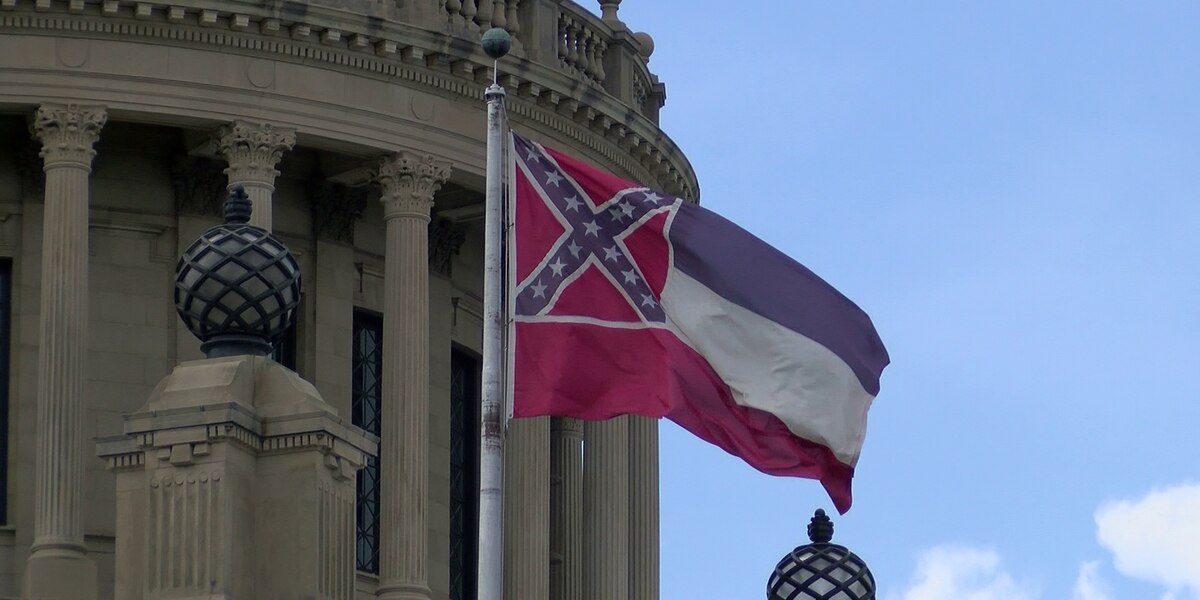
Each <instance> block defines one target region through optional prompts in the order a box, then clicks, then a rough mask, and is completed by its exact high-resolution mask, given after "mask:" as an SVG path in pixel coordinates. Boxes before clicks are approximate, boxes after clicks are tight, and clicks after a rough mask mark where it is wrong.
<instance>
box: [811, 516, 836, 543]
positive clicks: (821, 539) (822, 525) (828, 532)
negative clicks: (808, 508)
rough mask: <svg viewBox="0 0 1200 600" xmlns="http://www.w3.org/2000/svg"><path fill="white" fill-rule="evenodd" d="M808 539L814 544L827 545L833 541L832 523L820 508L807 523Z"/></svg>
mask: <svg viewBox="0 0 1200 600" xmlns="http://www.w3.org/2000/svg"><path fill="white" fill-rule="evenodd" d="M808 539H809V540H812V543H814V544H828V543H829V542H830V541H832V540H833V521H832V520H830V519H829V517H827V516H825V511H824V510H822V509H820V508H818V509H817V512H815V513H813V518H812V520H810V521H809V523H808Z"/></svg>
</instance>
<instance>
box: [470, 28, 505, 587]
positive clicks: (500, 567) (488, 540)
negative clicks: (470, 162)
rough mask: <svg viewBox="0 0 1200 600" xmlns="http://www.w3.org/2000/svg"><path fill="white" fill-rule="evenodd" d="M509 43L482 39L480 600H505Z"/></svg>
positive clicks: (498, 37)
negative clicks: (504, 75)
mask: <svg viewBox="0 0 1200 600" xmlns="http://www.w3.org/2000/svg"><path fill="white" fill-rule="evenodd" d="M511 44H512V40H511V38H509V35H508V32H506V31H504V30H503V29H491V30H489V31H487V32H486V33H484V35H483V50H484V52H486V53H487V55H488V56H490V57H492V58H493V59H495V61H496V63H495V65H494V66H493V69H492V85H490V86H488V88H487V90H486V91H485V92H484V97H485V98H486V99H487V183H486V185H485V194H486V197H485V203H486V210H485V221H484V230H485V233H484V242H483V254H484V259H483V264H484V271H483V382H482V384H483V390H482V392H483V393H482V396H483V398H482V405H481V408H480V416H481V421H482V424H481V427H480V436H481V437H480V456H479V555H478V557H479V579H478V581H477V584H478V586H479V590H478V591H479V594H478V599H479V600H503V597H504V416H505V415H504V413H505V410H504V386H503V380H504V378H503V375H502V374H503V372H504V369H505V365H506V364H507V362H508V361H506V360H505V346H504V321H503V307H504V301H503V300H504V274H503V269H502V264H501V260H502V257H503V253H502V244H503V236H504V227H503V225H504V214H505V211H504V207H503V200H504V177H503V168H504V146H505V144H504V88H502V87H500V85H499V83H498V81H499V76H498V73H497V72H498V71H499V63H500V58H501V57H502V56H504V55H505V54H507V53H508V50H509V48H510V47H511Z"/></svg>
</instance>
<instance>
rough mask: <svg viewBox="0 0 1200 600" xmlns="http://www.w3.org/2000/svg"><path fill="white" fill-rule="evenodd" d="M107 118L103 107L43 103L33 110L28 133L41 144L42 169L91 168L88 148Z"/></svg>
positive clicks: (93, 154)
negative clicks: (43, 165)
mask: <svg viewBox="0 0 1200 600" xmlns="http://www.w3.org/2000/svg"><path fill="white" fill-rule="evenodd" d="M107 120H108V115H107V114H106V113H105V112H104V107H103V106H80V105H78V104H50V103H47V104H43V105H41V106H39V107H38V108H37V111H36V112H35V113H34V115H33V120H32V121H31V122H30V124H29V131H30V133H31V134H32V135H33V137H34V139H37V140H40V141H41V142H42V151H41V157H42V160H44V161H45V164H46V168H47V169H49V168H53V167H56V166H71V167H76V168H81V169H91V166H92V157H94V156H96V151H95V150H93V149H92V145H93V144H95V143H96V140H98V139H100V130H101V129H102V128H103V127H104V123H105V121H107Z"/></svg>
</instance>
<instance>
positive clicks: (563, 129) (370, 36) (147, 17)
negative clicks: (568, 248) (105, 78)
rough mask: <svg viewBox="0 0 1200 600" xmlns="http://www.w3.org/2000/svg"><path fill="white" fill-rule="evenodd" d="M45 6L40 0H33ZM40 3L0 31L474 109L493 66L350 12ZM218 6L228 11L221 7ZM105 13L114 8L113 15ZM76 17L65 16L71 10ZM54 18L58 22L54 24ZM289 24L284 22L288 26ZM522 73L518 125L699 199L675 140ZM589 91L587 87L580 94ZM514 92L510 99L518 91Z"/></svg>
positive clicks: (14, 3) (621, 108)
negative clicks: (293, 65)
mask: <svg viewBox="0 0 1200 600" xmlns="http://www.w3.org/2000/svg"><path fill="white" fill-rule="evenodd" d="M38 2H42V0H38ZM76 4H78V8H77V9H74V8H69V7H67V6H63V5H60V4H59V3H45V5H43V4H38V10H37V11H34V10H33V8H34V7H33V2H32V1H30V0H2V4H0V5H2V6H3V7H4V8H8V9H27V11H25V10H17V12H7V11H6V12H5V13H0V31H3V30H9V31H14V32H18V33H29V32H31V30H34V31H35V30H39V29H40V30H43V31H45V30H49V31H63V32H69V35H71V36H79V35H81V34H83V35H86V34H102V35H104V36H106V37H107V36H113V37H119V38H122V39H138V38H141V39H146V38H152V39H157V40H162V41H163V42H165V43H171V44H175V43H178V44H187V45H200V46H211V47H215V48H216V49H217V50H216V51H220V52H229V51H230V50H231V49H236V51H240V52H250V53H257V54H261V55H271V56H264V58H269V59H271V60H289V61H293V62H298V61H302V62H304V63H307V64H318V63H324V64H326V65H333V66H335V67H339V68H340V69H342V70H347V71H351V72H356V74H359V75H366V76H372V77H377V78H387V79H390V80H406V81H408V82H410V83H411V84H415V85H417V86H421V87H427V88H431V89H434V90H437V91H439V92H442V93H446V92H449V93H451V94H453V95H456V96H460V97H463V98H467V99H473V100H476V101H479V102H482V100H483V85H482V83H481V82H483V81H484V80H485V79H487V76H488V75H489V70H490V67H491V60H490V59H488V58H487V57H485V56H484V55H483V54H482V52H479V51H474V52H470V53H466V54H461V51H459V50H457V49H454V48H450V47H447V46H446V44H445V38H444V35H443V34H441V33H440V32H432V31H424V30H421V29H419V28H415V27H411V26H407V25H406V24H403V23H395V22H386V26H385V27H382V28H381V27H379V26H378V20H377V19H372V18H370V17H363V16H347V15H346V13H341V12H339V13H336V14H335V13H329V14H326V12H328V10H327V9H320V8H318V7H311V9H310V10H309V11H307V12H306V13H304V14H299V15H290V16H289V18H292V19H295V21H294V22H287V23H285V22H281V21H280V19H279V18H277V17H276V16H270V15H266V14H263V15H256V14H243V13H241V12H235V11H248V10H255V9H252V8H248V7H246V6H244V5H242V6H240V7H236V8H235V7H233V5H231V4H228V3H225V2H219V1H214V2H210V4H211V5H212V7H213V8H203V9H201V8H195V7H183V6H170V5H167V4H158V3H154V2H143V3H139V4H138V5H137V7H136V12H135V7H134V6H133V5H122V4H120V3H118V2H116V1H115V0H114V1H113V2H106V3H105V4H104V5H103V7H104V9H103V10H101V8H102V7H101V6H100V5H98V4H90V3H83V2H81V1H80V2H76V0H72V2H71V3H70V7H75V6H76ZM223 5H226V6H225V7H224V9H223ZM109 8H111V10H109ZM68 10H69V11H70V13H73V14H67V11H68ZM55 13H59V14H61V15H62V16H58V15H56V14H55ZM289 23H290V24H289ZM514 60H515V61H517V62H519V65H517V66H515V67H514V68H513V71H517V72H520V73H521V76H520V77H518V76H516V75H512V74H505V75H503V76H502V77H501V79H502V82H501V83H502V84H503V85H505V86H506V87H507V88H509V90H510V95H509V98H508V102H507V105H508V112H509V115H510V116H511V117H514V121H515V122H517V123H520V122H521V121H522V120H525V121H527V123H525V125H531V124H536V125H537V126H539V127H544V128H546V129H547V130H549V131H553V132H556V133H559V134H562V135H564V136H566V137H567V138H568V139H570V140H571V143H575V144H580V145H582V146H583V147H586V148H587V149H589V150H590V151H592V152H595V153H596V154H597V155H599V156H602V157H603V158H604V159H605V160H607V161H609V162H610V163H612V164H613V165H615V166H616V167H618V168H619V169H621V170H623V171H625V174H626V175H627V176H629V177H630V178H632V179H635V180H639V181H642V182H643V183H646V184H648V185H651V186H653V187H656V188H658V189H661V190H662V191H665V192H667V193H670V194H674V195H677V196H680V197H682V198H686V199H691V200H694V199H696V198H697V196H698V185H697V183H696V177H695V173H694V172H693V171H692V168H691V165H690V164H689V163H688V161H687V158H686V157H685V156H684V155H683V152H682V151H681V150H680V149H679V147H678V146H676V145H675V144H674V142H673V141H672V140H671V139H670V138H668V137H667V136H666V135H665V134H663V132H662V130H661V129H659V128H658V126H657V125H655V124H654V122H653V121H651V120H650V119H649V118H647V117H646V116H644V115H642V114H640V113H639V112H638V110H637V109H636V108H634V107H631V106H629V105H627V104H624V103H622V102H621V101H620V100H619V99H617V98H616V97H611V96H609V95H608V94H606V93H604V92H600V93H599V94H597V93H596V92H595V91H594V88H593V87H592V86H582V87H581V86H580V85H579V82H578V81H576V80H574V79H573V78H571V77H568V76H567V75H566V74H563V73H560V72H558V71H556V70H555V69H554V68H551V67H547V66H545V65H541V64H539V63H535V62H530V61H528V60H523V59H520V58H516V57H514ZM585 88H586V89H585ZM514 92H515V93H514Z"/></svg>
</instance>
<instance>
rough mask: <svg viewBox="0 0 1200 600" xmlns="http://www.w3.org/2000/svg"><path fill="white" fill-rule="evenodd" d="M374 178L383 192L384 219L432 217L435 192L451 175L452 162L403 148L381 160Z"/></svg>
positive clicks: (381, 199) (381, 197)
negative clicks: (430, 214) (430, 211)
mask: <svg viewBox="0 0 1200 600" xmlns="http://www.w3.org/2000/svg"><path fill="white" fill-rule="evenodd" d="M375 178H376V180H378V181H379V185H380V187H381V188H382V189H383V194H382V195H381V196H380V198H379V200H380V201H381V202H383V218H384V220H390V219H394V218H397V217H409V218H417V219H425V220H428V219H429V209H430V208H432V207H433V194H434V193H435V192H437V191H438V190H439V189H441V187H442V184H443V183H446V180H447V179H449V178H450V163H449V162H446V161H441V160H437V159H436V158H434V157H433V156H432V155H429V154H417V153H415V152H407V151H400V152H397V153H395V154H389V155H387V156H384V157H383V158H381V159H379V163H378V165H377V166H376V171H375Z"/></svg>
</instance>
